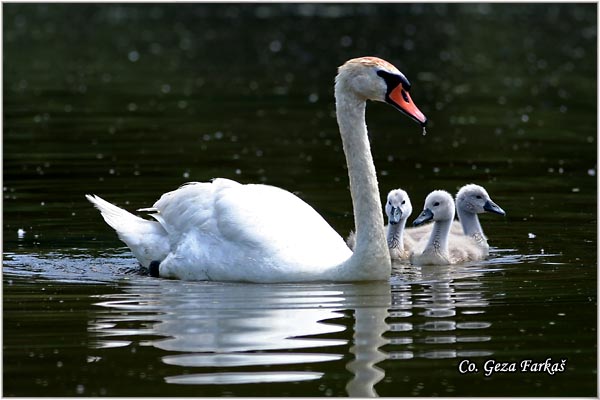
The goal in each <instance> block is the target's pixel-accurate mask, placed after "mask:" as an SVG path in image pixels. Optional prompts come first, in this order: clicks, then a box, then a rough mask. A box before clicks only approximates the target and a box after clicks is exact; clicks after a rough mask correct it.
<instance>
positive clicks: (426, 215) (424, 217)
mask: <svg viewBox="0 0 600 400" xmlns="http://www.w3.org/2000/svg"><path fill="white" fill-rule="evenodd" d="M432 219H433V211H431V210H430V209H429V208H426V209H424V210H423V211H422V212H421V214H419V216H418V217H417V219H415V220H414V222H413V225H414V226H419V225H421V224H423V223H425V222H427V221H431V220H432Z"/></svg>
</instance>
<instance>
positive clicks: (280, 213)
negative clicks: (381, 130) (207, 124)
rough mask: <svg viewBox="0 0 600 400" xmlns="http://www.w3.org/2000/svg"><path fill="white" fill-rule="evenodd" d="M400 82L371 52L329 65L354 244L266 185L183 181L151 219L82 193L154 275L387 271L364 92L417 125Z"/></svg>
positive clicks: (332, 277)
mask: <svg viewBox="0 0 600 400" xmlns="http://www.w3.org/2000/svg"><path fill="white" fill-rule="evenodd" d="M409 89H410V83H409V82H408V80H407V79H406V77H404V75H402V73H401V72H400V71H398V70H397V69H396V68H395V67H394V66H393V65H391V64H390V63H388V62H386V61H384V60H381V59H379V58H375V57H363V58H357V59H352V60H349V61H348V62H346V63H345V64H344V65H342V66H341V67H340V68H339V70H338V75H337V77H336V80H335V99H336V112H337V120H338V125H339V127H340V135H341V137H342V145H343V149H344V153H345V155H346V162H347V166H348V176H349V180H350V193H351V196H352V205H353V208H354V220H355V225H356V232H357V234H356V236H357V240H356V249H355V251H354V253H352V252H351V251H350V249H349V248H348V247H347V246H346V244H345V242H344V240H343V239H342V238H341V237H340V236H339V235H338V234H337V233H336V232H335V230H334V229H333V228H332V227H331V226H329V224H327V222H325V220H324V219H323V218H322V217H321V216H320V215H319V214H318V213H317V212H316V211H315V210H314V209H313V208H312V207H310V206H309V205H308V204H306V203H305V202H303V201H302V200H300V199H299V198H298V197H296V196H295V195H293V194H292V193H290V192H287V191H285V190H283V189H279V188H277V187H273V186H267V185H252V184H248V185H242V184H240V183H237V182H234V181H232V180H229V179H222V178H220V179H215V180H213V181H212V182H207V183H189V184H186V185H184V186H182V187H181V188H179V189H177V190H175V191H172V192H169V193H166V194H164V195H163V196H162V197H161V198H160V199H159V200H158V201H157V202H156V203H155V204H154V206H153V207H151V208H149V209H145V210H146V211H152V212H153V214H152V216H153V217H154V218H155V219H156V221H147V220H144V219H142V218H139V217H136V216H134V215H132V214H130V213H128V212H127V211H125V210H122V209H120V208H118V207H116V206H114V205H112V204H110V203H107V202H105V201H104V200H102V199H100V198H99V197H97V196H90V195H87V198H88V200H89V201H91V202H92V203H93V204H94V205H95V206H96V207H97V208H98V209H99V210H100V211H101V213H102V216H103V217H104V219H105V221H106V222H107V223H108V224H109V225H110V226H112V227H113V228H114V229H115V230H116V231H117V233H118V235H119V237H120V238H121V240H123V241H124V242H125V243H126V244H127V245H128V246H129V248H130V249H131V250H132V252H133V253H134V255H135V256H136V257H137V258H138V260H139V261H140V262H141V263H142V265H144V266H146V267H149V268H150V271H151V274H153V275H156V276H161V277H169V278H179V279H188V280H218V281H250V282H300V281H321V280H326V281H360V280H385V279H388V278H389V276H390V273H391V262H390V257H389V253H388V251H387V243H386V240H385V234H384V231H383V217H382V212H381V211H382V210H381V204H380V203H379V189H378V185H377V175H376V173H375V166H374V165H373V158H372V156H371V150H370V145H369V140H368V135H367V127H366V124H365V109H366V102H367V100H375V101H382V102H387V103H389V104H391V105H392V106H394V107H395V108H397V109H399V110H400V111H402V112H404V113H405V114H406V115H408V116H409V117H411V118H412V119H413V120H415V121H416V122H418V123H420V124H421V125H422V126H423V127H424V126H425V124H426V122H427V119H426V117H425V116H424V115H423V113H421V111H419V109H418V108H417V107H416V105H415V104H414V103H413V102H412V100H411V98H410V95H409V93H408V92H409ZM290 226H293V227H294V229H289V227H290Z"/></svg>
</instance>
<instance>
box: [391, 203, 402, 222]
mask: <svg viewBox="0 0 600 400" xmlns="http://www.w3.org/2000/svg"><path fill="white" fill-rule="evenodd" d="M401 219H402V210H401V209H400V207H393V206H392V210H391V212H390V216H389V222H390V224H392V225H396V224H397V223H398V222H400V220H401Z"/></svg>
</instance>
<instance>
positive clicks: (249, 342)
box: [89, 266, 491, 397]
mask: <svg viewBox="0 0 600 400" xmlns="http://www.w3.org/2000/svg"><path fill="white" fill-rule="evenodd" d="M402 268H408V269H410V270H406V271H403V275H401V276H403V277H408V280H401V279H396V278H395V277H392V279H391V283H390V282H372V283H360V284H351V283H348V284H328V283H314V284H282V285H258V284H241V283H240V284H235V283H215V282H182V281H169V280H162V279H146V278H142V279H140V280H139V281H138V282H136V283H133V284H130V285H129V286H126V289H125V293H121V294H109V295H102V296H100V297H99V299H98V303H97V305H98V306H101V308H98V311H97V313H95V314H94V315H93V316H92V320H91V321H90V326H89V331H90V333H91V334H92V336H93V342H94V343H95V344H94V346H95V347H96V348H107V347H122V346H129V345H130V344H131V343H132V342H134V341H135V340H136V336H137V337H139V336H143V338H139V340H138V341H139V344H140V345H146V346H153V347H155V348H158V349H162V350H164V351H165V354H164V355H163V356H161V361H162V362H163V363H164V364H168V365H170V366H173V367H182V369H185V370H186V371H185V373H183V371H180V372H181V373H177V370H176V369H175V370H173V369H171V370H169V373H171V371H173V372H175V373H174V374H172V375H169V376H165V377H164V379H165V381H166V382H167V383H173V384H195V385H214V384H217V385H223V384H241V383H261V382H262V383H268V382H297V381H303V380H304V381H306V380H315V379H320V378H322V377H323V376H324V375H325V374H327V373H328V372H331V371H332V368H333V370H335V371H336V373H338V374H339V372H340V371H339V370H338V369H337V368H339V367H337V366H335V365H334V366H333V367H332V366H329V364H328V363H332V362H333V363H335V362H338V363H339V362H340V360H342V359H343V358H344V357H345V356H346V354H348V353H350V354H351V355H352V357H351V358H350V361H348V362H347V363H346V365H345V368H346V370H347V371H349V372H350V373H351V377H350V378H349V380H348V382H347V384H346V391H347V394H348V395H349V396H358V397H371V396H377V392H376V390H375V386H376V384H377V383H378V382H380V381H381V380H382V379H383V378H384V377H385V371H384V370H383V369H382V368H381V367H380V366H378V365H377V364H378V363H380V362H381V361H384V360H402V359H404V360H405V359H410V358H414V357H422V358H447V357H459V356H465V355H469V354H472V355H482V354H491V353H490V352H487V351H486V350H485V349H476V350H475V351H474V352H472V353H468V351H466V350H461V351H457V350H456V347H455V343H458V342H462V343H463V344H464V342H468V341H470V342H474V343H475V342H477V343H481V342H486V341H489V340H490V337H489V336H485V335H484V334H482V335H473V333H474V332H475V331H474V330H476V329H484V330H485V328H486V327H489V326H490V324H488V323H486V322H485V321H482V320H481V315H482V314H484V312H485V310H484V309H485V307H486V306H487V305H488V301H487V300H485V298H484V292H485V291H484V288H483V284H482V283H481V282H480V281H479V280H478V279H477V278H478V276H479V275H481V274H482V273H483V272H478V271H480V270H481V269H479V270H477V269H475V268H469V267H457V266H453V267H449V268H444V267H432V268H426V267H402ZM396 276H400V275H398V274H396ZM402 279H404V278H402ZM459 310H460V311H459ZM458 312H460V314H461V316H462V317H461V318H460V320H458V319H457V313H458ZM349 315H353V317H354V319H353V320H352V319H350V318H347V317H348V316H349ZM123 326H127V329H124V328H123ZM132 326H133V327H134V328H131V327H132ZM463 347H464V346H463ZM486 352H487V353H486ZM174 353H175V354H174ZM306 366H309V368H306ZM320 366H321V367H320Z"/></svg>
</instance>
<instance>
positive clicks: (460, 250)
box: [411, 190, 483, 265]
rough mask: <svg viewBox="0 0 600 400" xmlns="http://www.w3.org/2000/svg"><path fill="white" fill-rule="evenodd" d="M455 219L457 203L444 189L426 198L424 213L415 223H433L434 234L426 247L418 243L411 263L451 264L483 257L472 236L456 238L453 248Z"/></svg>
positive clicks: (432, 231) (435, 191) (432, 230)
mask: <svg viewBox="0 0 600 400" xmlns="http://www.w3.org/2000/svg"><path fill="white" fill-rule="evenodd" d="M453 219H454V200H453V199H452V196H451V195H450V193H448V192H446V191H444V190H434V191H433V192H431V193H429V195H428V196H427V198H426V199H425V207H424V209H423V212H421V214H420V215H419V216H418V217H417V219H416V220H415V221H414V222H413V224H414V225H420V224H422V223H424V222H427V221H430V220H433V221H434V223H433V227H432V229H431V235H430V236H429V240H428V241H427V244H426V245H425V247H424V248H423V246H422V243H421V244H417V246H416V248H415V251H414V252H413V254H412V255H411V262H412V263H413V264H417V265H449V264H457V263H461V262H465V261H471V260H475V259H481V258H482V254H483V253H482V251H481V249H480V248H479V247H478V246H477V244H476V243H475V242H474V241H473V240H472V239H471V238H470V237H468V236H464V235H463V236H455V237H453V241H452V246H449V243H448V236H449V234H450V228H451V226H452V220H453Z"/></svg>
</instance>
